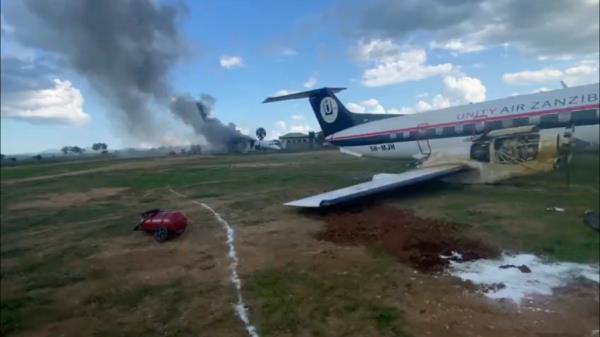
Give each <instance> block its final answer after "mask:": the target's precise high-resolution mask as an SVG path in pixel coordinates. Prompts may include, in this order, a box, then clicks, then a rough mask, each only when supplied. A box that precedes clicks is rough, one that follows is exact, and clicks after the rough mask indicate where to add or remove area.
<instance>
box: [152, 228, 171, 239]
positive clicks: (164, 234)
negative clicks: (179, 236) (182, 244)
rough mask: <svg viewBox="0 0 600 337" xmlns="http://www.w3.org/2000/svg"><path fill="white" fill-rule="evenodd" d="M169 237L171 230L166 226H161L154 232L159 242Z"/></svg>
mask: <svg viewBox="0 0 600 337" xmlns="http://www.w3.org/2000/svg"><path fill="white" fill-rule="evenodd" d="M168 237H169V231H168V230H167V229H166V228H165V227H160V228H159V229H158V230H156V232H154V240H156V241H157V242H165V241H166V240H167V238H168Z"/></svg>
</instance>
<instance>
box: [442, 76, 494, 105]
mask: <svg viewBox="0 0 600 337" xmlns="http://www.w3.org/2000/svg"><path fill="white" fill-rule="evenodd" d="M444 87H445V89H446V92H447V93H448V94H449V95H450V96H451V97H454V98H455V99H457V100H458V101H459V102H468V103H478V102H483V101H485V91H486V89H485V86H484V85H483V83H481V80H479V79H478V78H473V77H469V76H459V77H455V76H446V77H444Z"/></svg>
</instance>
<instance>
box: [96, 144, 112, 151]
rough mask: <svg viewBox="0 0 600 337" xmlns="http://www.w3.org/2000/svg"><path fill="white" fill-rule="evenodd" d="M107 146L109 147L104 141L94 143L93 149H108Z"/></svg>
mask: <svg viewBox="0 0 600 337" xmlns="http://www.w3.org/2000/svg"><path fill="white" fill-rule="evenodd" d="M107 148H108V145H106V144H104V143H94V144H93V145H92V150H94V151H106V149H107Z"/></svg>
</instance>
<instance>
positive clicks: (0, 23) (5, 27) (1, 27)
mask: <svg viewBox="0 0 600 337" xmlns="http://www.w3.org/2000/svg"><path fill="white" fill-rule="evenodd" d="M14 30H15V27H13V26H11V25H9V24H8V23H6V21H4V14H2V13H0V31H2V32H7V33H12V32H13V31H14Z"/></svg>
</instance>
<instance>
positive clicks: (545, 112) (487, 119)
mask: <svg viewBox="0 0 600 337" xmlns="http://www.w3.org/2000/svg"><path fill="white" fill-rule="evenodd" d="M598 108H600V104H592V105H581V106H576V107H570V108H562V109H552V110H542V111H533V112H526V113H522V114H511V115H504V116H497V117H481V118H477V119H469V120H465V121H457V122H449V123H441V124H427V125H426V126H425V125H423V126H422V127H410V128H404V129H394V130H387V131H377V132H370V133H363V134H357V135H351V136H342V137H334V136H333V135H332V136H331V139H329V140H328V141H336V140H347V139H356V138H367V137H371V136H379V135H385V134H389V133H397V132H404V131H417V130H424V129H434V128H441V127H447V126H457V125H464V124H472V123H474V122H475V123H477V122H493V121H501V120H506V119H515V118H520V117H531V116H538V115H551V114H555V113H556V114H558V113H561V112H571V111H580V110H589V109H598ZM398 118H400V117H398Z"/></svg>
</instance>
